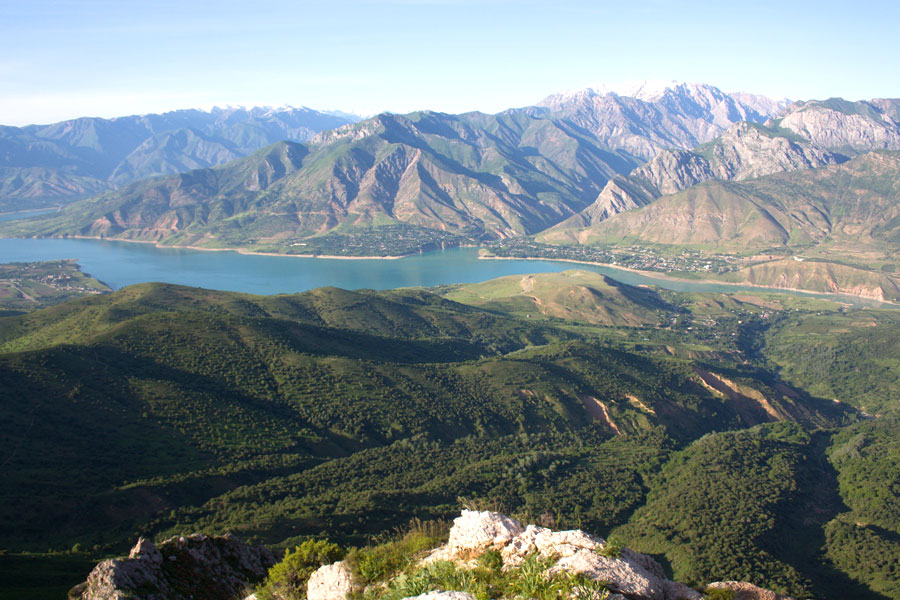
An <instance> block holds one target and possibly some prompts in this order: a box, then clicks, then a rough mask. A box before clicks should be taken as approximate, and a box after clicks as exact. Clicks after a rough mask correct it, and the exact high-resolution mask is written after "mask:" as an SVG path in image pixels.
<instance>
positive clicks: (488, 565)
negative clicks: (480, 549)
mask: <svg viewBox="0 0 900 600" xmlns="http://www.w3.org/2000/svg"><path fill="white" fill-rule="evenodd" d="M478 566H479V567H483V568H485V569H487V570H489V571H500V570H501V569H503V557H502V556H501V555H500V553H499V552H497V551H496V550H486V551H485V552H484V554H482V555H481V556H479V557H478Z"/></svg>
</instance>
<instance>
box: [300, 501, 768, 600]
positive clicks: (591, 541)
mask: <svg viewBox="0 0 900 600" xmlns="http://www.w3.org/2000/svg"><path fill="white" fill-rule="evenodd" d="M605 547H606V541H605V540H603V539H602V538H599V537H595V536H592V535H590V534H588V533H585V532H583V531H578V530H575V531H552V530H550V529H547V528H544V527H537V526H535V525H528V526H527V527H523V526H522V525H521V524H520V523H519V522H518V521H516V520H515V519H511V518H509V517H506V516H504V515H501V514H498V513H492V512H478V511H471V510H464V511H462V515H460V516H459V517H458V518H457V519H455V520H454V521H453V527H452V529H451V530H450V537H449V539H448V541H447V544H446V545H444V546H441V547H440V548H437V549H435V550H433V551H432V552H431V553H430V554H428V556H426V557H425V558H424V559H423V561H422V564H428V563H431V562H434V561H438V560H449V561H453V562H456V563H457V564H460V565H461V566H467V565H473V564H474V559H475V558H476V557H477V556H479V555H480V554H482V553H483V552H485V551H486V550H496V551H498V552H500V555H501V556H502V557H503V564H504V568H510V567H515V566H517V565H519V564H521V563H522V561H523V560H524V559H525V557H526V556H528V555H529V554H530V553H532V552H539V553H540V554H542V555H544V556H547V557H553V558H555V559H556V562H555V564H554V565H553V566H552V567H551V568H550V569H549V571H548V574H551V575H552V574H554V573H558V572H568V573H580V574H583V575H585V576H586V577H589V578H590V579H593V580H596V581H605V582H606V583H607V584H608V585H609V588H610V590H611V591H612V592H614V594H613V595H611V596H610V597H611V598H616V597H617V598H626V599H628V600H679V599H683V600H700V599H702V598H703V594H701V593H700V592H697V591H696V590H693V589H691V588H689V587H688V586H686V585H684V584H682V583H678V582H676V581H671V580H669V579H667V578H666V576H665V572H664V571H663V568H662V566H660V564H659V563H657V562H656V561H655V560H653V559H652V558H650V557H649V556H647V555H645V554H639V553H637V552H634V551H633V550H630V549H628V548H624V549H622V551H621V552H620V553H619V554H618V556H616V557H607V556H602V555H601V554H600V553H599V551H602V550H603V549H604V548H605ZM715 587H721V588H723V589H730V590H733V591H734V592H735V596H736V598H744V597H746V598H747V600H750V599H751V598H753V599H756V598H759V599H760V600H770V599H771V600H784V599H783V598H782V597H781V596H777V595H776V594H774V593H773V592H769V591H768V590H763V589H761V588H758V587H756V586H753V585H751V584H745V583H737V582H725V583H718V584H715ZM352 589H353V585H352V574H350V573H349V571H348V569H347V567H346V566H345V565H344V564H343V563H334V564H333V565H327V566H325V567H322V568H321V569H319V570H318V571H316V572H315V573H313V575H312V577H311V578H310V582H309V587H308V593H307V598H308V600H347V598H348V596H349V594H350V593H351V591H352ZM744 593H748V594H749V593H755V594H757V595H755V596H751V595H747V596H742V595H741V594H744ZM766 594H768V595H766ZM415 600H471V596H470V595H469V594H467V593H465V592H461V591H456V590H446V591H435V592H429V593H427V594H424V595H422V596H418V597H416V598H415Z"/></svg>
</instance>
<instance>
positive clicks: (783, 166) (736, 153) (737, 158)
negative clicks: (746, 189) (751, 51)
mask: <svg viewBox="0 0 900 600" xmlns="http://www.w3.org/2000/svg"><path fill="white" fill-rule="evenodd" d="M710 154H711V158H710V165H711V169H712V173H713V176H714V177H715V179H724V180H729V181H742V180H744V179H753V178H756V177H763V176H764V175H771V174H773V173H783V172H786V171H797V170H799V169H816V168H819V167H824V166H825V165H833V164H838V163H841V162H845V161H846V160H847V157H845V156H842V155H840V154H835V153H834V152H831V151H828V150H823V149H822V148H819V147H816V146H814V145H812V144H808V143H805V142H802V141H799V140H791V139H788V138H787V137H784V136H782V135H776V134H775V133H773V132H772V131H769V130H766V129H764V128H761V127H759V126H755V125H751V124H750V123H736V124H734V125H732V126H731V127H729V128H728V130H727V131H726V132H725V133H724V134H722V136H721V137H719V138H718V139H716V140H715V142H713V144H712V149H711V153H710ZM681 189H685V188H684V187H682V188H680V189H679V190H675V191H680V190H681ZM663 193H664V194H670V193H673V192H666V191H663Z"/></svg>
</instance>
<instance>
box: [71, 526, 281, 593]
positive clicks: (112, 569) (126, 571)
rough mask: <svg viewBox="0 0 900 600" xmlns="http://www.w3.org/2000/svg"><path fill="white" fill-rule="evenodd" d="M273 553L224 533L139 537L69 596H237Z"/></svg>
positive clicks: (268, 563)
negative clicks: (158, 541)
mask: <svg viewBox="0 0 900 600" xmlns="http://www.w3.org/2000/svg"><path fill="white" fill-rule="evenodd" d="M274 564H275V556H274V555H273V554H272V553H271V552H270V551H269V550H267V549H265V548H262V547H256V548H253V547H251V546H248V545H247V544H245V543H244V542H242V541H241V540H239V539H238V538H236V537H234V536H232V535H229V534H226V535H224V536H217V537H210V536H206V535H203V534H193V535H189V536H179V537H174V538H170V539H168V540H166V541H164V542H162V543H161V544H160V545H159V547H157V546H156V545H155V544H154V543H153V542H151V541H150V540H147V539H145V538H140V539H139V540H138V542H137V544H135V546H134V548H132V549H131V552H130V553H129V555H128V558H122V559H111V560H105V561H103V562H101V563H99V564H98V565H97V566H96V567H94V569H93V570H92V571H91V573H90V574H89V575H88V579H87V582H85V583H83V584H81V585H80V586H77V587H76V588H74V589H73V591H72V592H71V593H70V597H74V598H80V599H81V600H124V599H125V598H129V599H131V600H187V599H188V598H194V599H195V600H196V599H201V598H233V597H239V596H240V595H241V593H242V592H244V590H246V589H247V587H249V586H250V584H252V583H255V582H258V581H261V580H262V579H263V578H264V577H265V576H266V573H267V572H268V569H269V567H271V566H272V565H274Z"/></svg>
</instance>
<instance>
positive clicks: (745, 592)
mask: <svg viewBox="0 0 900 600" xmlns="http://www.w3.org/2000/svg"><path fill="white" fill-rule="evenodd" d="M706 587H707V589H714V590H730V591H731V592H733V593H734V600H793V599H792V598H791V597H790V596H782V595H781V594H776V593H775V592H773V591H771V590H765V589H763V588H761V587H757V586H755V585H753V584H752V583H747V582H746V581H717V582H715V583H711V584H709V585H708V586H706Z"/></svg>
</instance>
